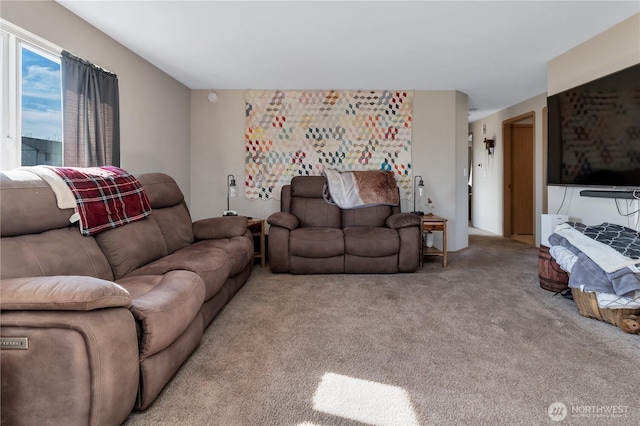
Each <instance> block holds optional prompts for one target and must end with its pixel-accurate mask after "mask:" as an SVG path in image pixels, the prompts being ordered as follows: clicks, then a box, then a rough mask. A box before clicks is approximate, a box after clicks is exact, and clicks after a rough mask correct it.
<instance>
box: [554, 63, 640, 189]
mask: <svg viewBox="0 0 640 426" xmlns="http://www.w3.org/2000/svg"><path fill="white" fill-rule="evenodd" d="M547 114H548V129H549V134H548V149H547V154H548V155H547V184H549V185H574V186H586V187H591V186H596V187H609V188H620V189H623V190H624V189H637V188H640V64H638V65H634V66H632V67H630V68H626V69H624V70H622V71H618V72H616V73H613V74H609V75H607V76H605V77H602V78H599V79H597V80H593V81H590V82H588V83H585V84H583V85H581V86H577V87H574V88H572V89H569V90H566V91H564V92H560V93H557V94H555V95H552V96H549V97H548V98H547Z"/></svg>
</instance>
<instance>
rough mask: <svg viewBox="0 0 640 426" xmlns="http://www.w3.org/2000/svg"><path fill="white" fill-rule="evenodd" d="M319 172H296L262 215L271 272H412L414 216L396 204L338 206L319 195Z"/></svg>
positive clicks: (416, 248)
mask: <svg viewBox="0 0 640 426" xmlns="http://www.w3.org/2000/svg"><path fill="white" fill-rule="evenodd" d="M324 183H325V177H324V176H296V177H294V178H293V179H292V180H291V184H290V185H285V186H284V187H283V188H282V194H281V200H280V210H281V211H280V212H276V213H273V214H272V215H271V216H269V218H268V219H267V222H268V223H269V224H270V225H271V226H270V229H269V264H270V266H271V271H272V272H289V273H292V274H330V273H360V274H364V273H377V274H392V273H398V272H414V271H415V270H416V269H418V264H419V258H420V218H419V217H418V216H416V215H413V214H411V213H401V212H400V207H399V206H387V205H380V206H372V207H362V208H355V209H341V208H340V207H338V206H336V205H332V204H329V203H327V202H326V201H325V200H324V198H323V196H322V192H323V187H324Z"/></svg>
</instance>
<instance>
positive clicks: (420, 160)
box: [191, 90, 468, 251]
mask: <svg viewBox="0 0 640 426" xmlns="http://www.w3.org/2000/svg"><path fill="white" fill-rule="evenodd" d="M215 92H216V93H217V94H218V96H219V101H218V102H217V103H215V104H212V103H210V102H209V101H208V100H207V95H208V93H209V91H208V90H194V91H193V92H192V95H191V136H192V145H191V171H192V173H191V193H192V203H191V213H192V215H193V217H194V218H195V219H200V218H204V217H209V216H218V215H220V214H222V212H223V211H224V210H225V209H226V177H227V175H228V174H233V175H234V176H235V177H236V182H237V184H238V185H239V186H240V189H241V190H240V195H241V196H239V197H237V198H232V199H231V208H232V209H233V210H236V211H238V212H239V213H240V214H244V215H248V216H253V217H261V218H266V217H268V216H269V215H270V214H271V213H273V212H275V211H278V210H279V209H280V202H279V201H278V200H268V201H261V200H256V201H253V202H252V201H249V200H247V199H246V198H244V196H243V191H242V186H243V185H244V164H245V151H244V150H245V141H244V126H245V122H244V116H245V114H244V108H245V104H244V93H245V91H244V90H216V91H215ZM467 129H468V123H467V97H466V95H464V94H462V93H460V92H455V91H416V92H414V105H413V134H412V164H413V172H414V176H416V175H421V176H422V177H423V178H424V181H425V186H426V191H427V193H428V194H429V195H430V196H431V197H432V198H433V199H434V201H435V205H436V207H435V214H438V215H440V216H443V217H446V218H447V219H448V220H449V223H448V235H447V248H448V250H449V251H455V250H459V249H461V248H464V247H466V246H467V245H468V240H467V234H468V232H467V229H468V226H467V220H466V215H467V209H468V205H467V201H466V200H467V197H466V177H463V176H462V174H463V168H464V167H466V161H467V151H466V149H467V148H466V147H467ZM402 210H403V211H411V210H413V200H402ZM435 244H436V246H440V247H441V238H440V235H439V234H438V235H437V236H436V240H435Z"/></svg>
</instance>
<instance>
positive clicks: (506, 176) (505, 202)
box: [502, 111, 537, 238]
mask: <svg viewBox="0 0 640 426" xmlns="http://www.w3.org/2000/svg"><path fill="white" fill-rule="evenodd" d="M527 119H531V120H532V123H533V124H532V127H531V132H532V135H531V136H532V137H533V145H532V146H533V150H532V152H531V161H533V175H534V176H533V212H532V214H533V235H534V238H535V236H536V231H537V229H536V205H537V199H536V177H535V171H536V125H535V123H536V113H535V111H529V112H526V113H524V114H520V115H518V116H516V117H513V118H510V119H508V120H505V121H503V122H502V143H503V145H504V147H503V157H502V235H503V236H504V237H506V238H511V143H512V141H511V126H512V125H513V124H516V123H518V122H520V121H523V120H527Z"/></svg>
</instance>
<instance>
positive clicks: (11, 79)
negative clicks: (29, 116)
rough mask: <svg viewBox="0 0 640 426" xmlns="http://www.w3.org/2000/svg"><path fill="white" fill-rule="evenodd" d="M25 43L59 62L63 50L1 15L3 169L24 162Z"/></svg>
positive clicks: (0, 148)
mask: <svg viewBox="0 0 640 426" xmlns="http://www.w3.org/2000/svg"><path fill="white" fill-rule="evenodd" d="M23 47H24V48H26V49H29V50H31V51H33V52H35V53H37V54H38V55H42V56H44V57H46V58H48V59H51V60H52V61H54V62H58V63H59V62H60V57H61V53H62V48H60V47H59V46H56V45H55V44H53V43H51V42H49V41H47V40H45V39H43V38H41V37H39V36H37V35H35V34H32V33H30V32H28V31H26V30H23V29H22V28H20V27H18V26H16V25H13V24H12V23H10V22H8V21H5V20H4V19H0V64H1V66H0V77H1V80H2V83H1V84H0V101H1V104H0V170H12V169H14V168H16V167H20V165H21V164H22V86H21V77H22V74H21V73H22V54H21V53H22V48H23ZM63 149H64V148H63Z"/></svg>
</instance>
